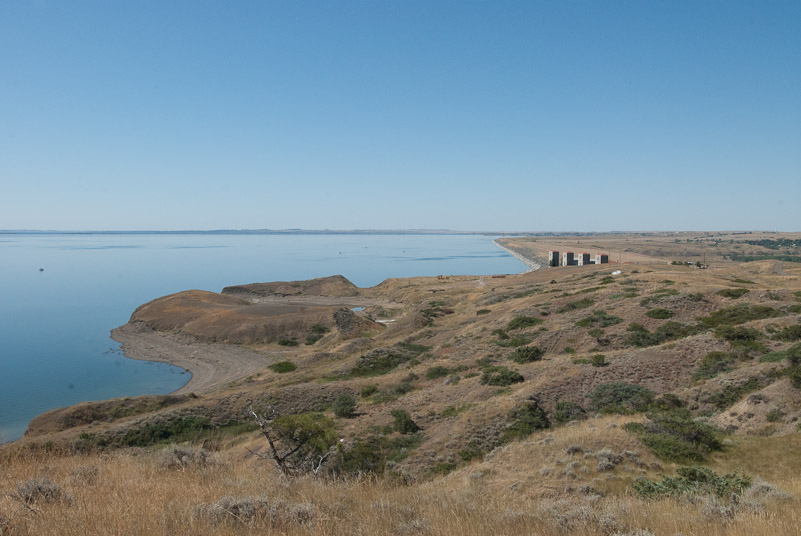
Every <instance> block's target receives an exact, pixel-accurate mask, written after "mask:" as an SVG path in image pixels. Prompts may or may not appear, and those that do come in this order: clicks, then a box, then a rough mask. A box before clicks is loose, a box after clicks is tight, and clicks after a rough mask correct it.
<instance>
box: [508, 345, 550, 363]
mask: <svg viewBox="0 0 801 536" xmlns="http://www.w3.org/2000/svg"><path fill="white" fill-rule="evenodd" d="M544 355H545V350H543V349H542V348H540V347H539V346H524V347H522V348H518V349H517V350H515V351H514V352H512V355H511V356H509V359H511V360H512V361H514V362H515V363H520V364H523V363H532V362H534V361H539V360H541V359H542V356H544Z"/></svg>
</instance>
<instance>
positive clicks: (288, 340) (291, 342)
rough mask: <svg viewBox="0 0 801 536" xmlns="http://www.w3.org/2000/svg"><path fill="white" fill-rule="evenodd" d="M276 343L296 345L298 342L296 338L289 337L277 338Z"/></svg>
mask: <svg viewBox="0 0 801 536" xmlns="http://www.w3.org/2000/svg"><path fill="white" fill-rule="evenodd" d="M278 344H280V345H281V346H297V345H298V344H299V343H298V341H297V339H295V338H291V339H278Z"/></svg>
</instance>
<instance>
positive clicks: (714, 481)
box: [632, 465, 751, 499]
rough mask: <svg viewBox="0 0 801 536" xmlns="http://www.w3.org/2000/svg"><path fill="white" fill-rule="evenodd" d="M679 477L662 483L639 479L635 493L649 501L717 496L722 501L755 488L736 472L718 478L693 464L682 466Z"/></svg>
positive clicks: (678, 471)
mask: <svg viewBox="0 0 801 536" xmlns="http://www.w3.org/2000/svg"><path fill="white" fill-rule="evenodd" d="M676 472H677V473H678V476H677V477H669V476H663V477H662V480H661V481H655V480H648V479H647V478H645V477H641V478H639V479H637V481H636V482H634V483H633V484H632V487H634V491H636V492H637V493H638V494H639V495H640V496H641V497H643V498H646V499H658V498H662V497H673V498H677V497H681V496H693V497H696V496H699V495H714V496H716V497H719V498H721V499H729V498H731V497H737V496H740V495H741V494H742V492H743V491H744V490H745V489H746V488H747V487H748V486H750V485H751V479H750V478H749V477H747V476H743V475H738V474H736V473H731V474H726V475H723V476H720V475H718V474H717V473H715V472H714V471H713V470H712V469H707V468H706V467H699V466H697V465H693V466H690V467H679V468H678V469H677V470H676Z"/></svg>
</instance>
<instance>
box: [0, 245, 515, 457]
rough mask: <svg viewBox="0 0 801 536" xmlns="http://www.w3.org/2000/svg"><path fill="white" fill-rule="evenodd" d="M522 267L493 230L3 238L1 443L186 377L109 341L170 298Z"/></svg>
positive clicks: (0, 265) (168, 386) (485, 272)
mask: <svg viewBox="0 0 801 536" xmlns="http://www.w3.org/2000/svg"><path fill="white" fill-rule="evenodd" d="M40 268H43V269H44V271H40ZM525 269H526V267H525V266H524V265H523V264H522V263H520V262H519V261H517V260H516V259H515V258H514V257H512V256H511V255H508V254H507V253H506V252H504V251H503V250H501V249H500V248H498V247H497V246H495V244H493V243H492V238H491V237H485V236H458V235H457V236H454V235H236V234H229V235H218V234H214V235H209V234H203V235H186V234H167V235H164V234H159V235H138V234H131V235H103V234H86V235H63V234H45V235H39V234H37V235H23V234H0V442H3V441H12V440H14V439H17V438H19V437H21V436H22V434H23V433H24V431H25V428H26V427H27V424H28V422H29V421H30V420H31V419H32V418H33V417H35V416H36V415H38V414H40V413H42V412H44V411H47V410H49V409H53V408H57V407H63V406H68V405H71V404H75V403H77V402H81V401H85V400H102V399H106V398H113V397H122V396H136V395H141V394H164V393H169V392H171V391H174V390H175V389H178V388H179V387H181V386H182V385H183V384H184V383H186V382H187V381H188V380H189V375H188V374H187V373H185V372H184V371H183V370H182V369H180V368H177V367H173V366H170V365H167V364H163V363H151V362H143V361H134V360H131V359H126V358H125V357H124V356H123V355H122V354H121V352H120V351H119V345H118V344H117V343H116V342H114V341H112V340H111V339H110V337H109V332H110V331H111V329H113V328H115V327H117V326H120V325H122V324H124V323H125V322H127V320H128V318H129V317H130V315H131V313H132V312H133V310H134V309H135V308H136V307H137V306H139V305H141V304H143V303H145V302H147V301H149V300H152V299H154V298H158V297H159V296H163V295H165V294H170V293H173V292H178V291H181V290H187V289H202V290H210V291H215V292H219V291H220V290H222V288H223V287H225V286H228V285H235V284H245V283H256V282H266V281H287V280H301V279H310V278H314V277H323V276H328V275H335V274H342V275H344V276H345V277H347V278H348V279H350V280H351V281H353V282H354V283H355V284H356V285H358V286H361V287H367V286H372V285H376V284H378V283H380V282H381V281H383V280H384V279H386V278H388V277H411V276H423V275H439V274H449V275H456V274H473V275H488V274H500V273H517V272H520V271H523V270H525Z"/></svg>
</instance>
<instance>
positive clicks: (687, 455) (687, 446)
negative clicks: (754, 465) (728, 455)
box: [624, 408, 723, 463]
mask: <svg viewBox="0 0 801 536" xmlns="http://www.w3.org/2000/svg"><path fill="white" fill-rule="evenodd" d="M647 417H648V420H647V421H646V422H644V423H627V424H626V425H625V426H624V428H625V429H626V430H627V431H628V432H631V433H633V434H635V435H636V436H637V437H638V438H639V439H640V441H642V442H643V443H644V444H645V445H646V446H647V447H648V448H649V449H651V451H652V452H653V453H654V454H655V455H656V456H658V457H659V458H661V459H663V460H666V461H670V462H679V463H687V462H700V461H703V460H704V458H705V457H706V455H707V454H708V453H710V452H712V451H716V450H720V449H722V448H723V443H722V442H721V441H720V435H721V432H720V431H719V430H717V429H716V428H714V427H712V426H710V425H708V424H703V423H699V422H697V421H695V420H694V419H693V417H692V413H690V411H689V410H687V409H686V408H670V409H657V410H655V411H651V412H649V413H648V414H647Z"/></svg>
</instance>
